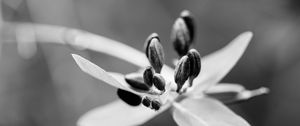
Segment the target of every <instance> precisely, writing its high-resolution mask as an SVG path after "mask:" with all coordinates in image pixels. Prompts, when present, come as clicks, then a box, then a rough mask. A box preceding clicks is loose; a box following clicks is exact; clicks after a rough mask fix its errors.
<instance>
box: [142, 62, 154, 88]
mask: <svg viewBox="0 0 300 126" xmlns="http://www.w3.org/2000/svg"><path fill="white" fill-rule="evenodd" d="M153 74H154V70H153V67H151V66H148V67H147V68H146V69H145V71H144V74H143V78H144V83H145V84H147V85H148V86H149V87H151V86H152V85H153Z"/></svg>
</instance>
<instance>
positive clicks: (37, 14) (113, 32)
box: [0, 0, 300, 126]
mask: <svg viewBox="0 0 300 126" xmlns="http://www.w3.org/2000/svg"><path fill="white" fill-rule="evenodd" d="M0 2H1V9H2V17H3V20H5V21H6V22H34V23H43V24H55V25H61V26H67V27H73V28H79V29H83V30H86V31H89V32H92V33H95V34H99V35H103V36H106V37H109V38H112V39H115V40H118V41H121V42H124V43H126V44H128V45H130V46H133V47H134V48H136V49H139V50H142V49H143V44H144V40H145V39H146V37H147V36H148V35H149V34H151V33H152V32H157V33H158V34H159V35H160V37H161V40H162V44H163V46H164V49H165V53H166V59H169V60H167V63H168V64H169V65H170V64H171V62H172V60H171V59H172V58H174V57H176V53H175V52H174V51H173V47H172V46H170V45H171V43H170V40H169V39H170V30H171V27H172V25H173V22H174V20H175V19H176V18H177V17H178V16H179V13H180V12H181V11H182V10H184V9H187V10H190V11H191V12H192V13H193V15H194V17H195V18H196V21H197V33H196V35H197V38H196V42H197V43H196V44H195V45H194V47H195V48H196V49H197V50H199V52H200V53H201V55H202V56H203V55H207V54H209V53H211V52H213V51H215V50H217V49H219V48H221V47H223V46H225V45H226V44H227V43H228V42H230V41H231V40H232V39H233V38H234V37H236V36H237V35H238V34H239V33H242V32H244V31H249V30H250V31H253V32H254V39H253V40H252V43H250V46H249V47H248V49H247V50H246V52H245V54H244V56H243V57H242V58H241V59H240V61H239V62H238V64H237V65H236V66H235V67H234V69H233V70H232V71H231V72H230V73H229V74H228V75H227V76H226V77H225V78H224V79H223V81H222V82H231V83H241V84H242V85H244V86H245V87H246V88H248V89H255V88H258V87H261V86H266V87H269V88H270V90H271V93H270V94H268V95H264V96H260V97H257V98H254V99H251V100H249V101H247V102H243V103H240V104H236V105H231V106H230V107H231V108H232V109H233V110H234V111H235V112H236V113H237V114H239V115H241V116H242V117H244V118H245V119H246V120H247V121H249V123H250V124H252V125H254V126H282V125H287V126H297V125H300V120H299V117H300V109H299V106H300V92H299V90H300V78H299V75H300V55H299V54H300V50H299V47H300V36H299V33H300V18H299V16H300V1H298V0H223V1H220V0H185V1H173V0H164V1H158V0H156V1H146V0H144V1H139V0H133V1H129V0H125V1H117V0H2V1H1V0H0ZM2 32H5V31H2ZM1 41H2V42H1ZM4 41H6V40H5V39H2V40H1V39H0V43H2V49H1V50H0V51H1V53H0V54H1V57H0V74H1V76H0V125H1V126H20V125H22V126H54V125H56V126H74V125H75V124H76V121H77V119H78V118H79V117H80V116H81V115H82V114H84V113H85V112H87V111H88V110H90V109H92V108H95V107H98V106H101V105H104V104H107V103H109V102H111V101H113V100H115V99H117V96H116V93H115V92H116V89H115V88H113V87H111V86H109V85H107V84H104V83H103V82H101V81H98V80H96V79H94V78H92V77H90V76H89V75H86V74H85V73H83V72H82V71H80V69H79V68H78V67H77V66H76V64H75V62H74V61H73V59H72V57H71V55H70V54H71V53H76V54H80V55H83V56H84V57H87V58H89V59H90V60H91V61H93V62H95V63H96V64H98V65H99V66H101V67H102V68H104V69H106V70H108V71H115V72H120V73H129V72H133V71H136V70H137V67H136V66H134V65H132V64H129V63H127V62H125V61H122V60H120V59H116V58H114V57H111V56H107V55H105V54H100V53H96V52H92V51H79V50H75V49H72V48H70V47H68V46H62V45H57V44H41V43H38V44H37V46H36V47H35V46H32V47H30V48H29V49H27V50H23V51H22V49H20V47H19V46H17V44H16V43H14V44H13V43H5V42H4ZM145 125H146V126H150V125H156V126H160V125H176V124H175V123H174V121H173V119H172V117H171V115H170V112H169V111H167V112H165V113H163V114H162V115H159V116H157V117H156V118H154V119H152V120H151V121H149V122H148V123H146V124H145Z"/></svg>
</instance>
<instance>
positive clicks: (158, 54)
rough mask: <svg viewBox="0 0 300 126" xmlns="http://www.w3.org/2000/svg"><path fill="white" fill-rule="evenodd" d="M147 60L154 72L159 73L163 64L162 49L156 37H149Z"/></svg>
mask: <svg viewBox="0 0 300 126" xmlns="http://www.w3.org/2000/svg"><path fill="white" fill-rule="evenodd" d="M148 60H149V62H150V64H151V66H152V67H153V68H154V70H155V72H156V73H160V71H161V69H162V67H163V65H164V51H163V47H162V45H161V44H160V42H159V40H158V39H157V38H153V39H151V42H150V44H149V46H148Z"/></svg>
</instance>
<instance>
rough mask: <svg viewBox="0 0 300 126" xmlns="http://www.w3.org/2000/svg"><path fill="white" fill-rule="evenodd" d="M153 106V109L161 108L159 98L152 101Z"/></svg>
mask: <svg viewBox="0 0 300 126" xmlns="http://www.w3.org/2000/svg"><path fill="white" fill-rule="evenodd" d="M151 106H152V109H154V110H156V111H157V110H159V108H160V106H161V104H160V102H159V101H157V100H153V101H152V102H151Z"/></svg>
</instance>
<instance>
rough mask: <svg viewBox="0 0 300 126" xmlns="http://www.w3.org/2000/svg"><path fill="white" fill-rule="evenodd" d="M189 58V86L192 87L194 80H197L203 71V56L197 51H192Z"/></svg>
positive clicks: (188, 54)
mask: <svg viewBox="0 0 300 126" xmlns="http://www.w3.org/2000/svg"><path fill="white" fill-rule="evenodd" d="M187 56H188V57H189V60H190V67H191V72H190V78H189V86H190V87H191V86H192V85H193V80H194V78H196V77H197V76H198V75H199V73H200V70H201V58H200V57H201V56H200V53H199V52H198V51H197V50H196V49H191V50H189V52H188V53H187Z"/></svg>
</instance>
